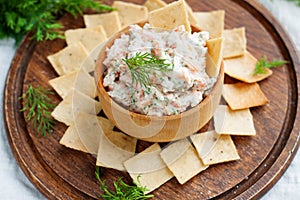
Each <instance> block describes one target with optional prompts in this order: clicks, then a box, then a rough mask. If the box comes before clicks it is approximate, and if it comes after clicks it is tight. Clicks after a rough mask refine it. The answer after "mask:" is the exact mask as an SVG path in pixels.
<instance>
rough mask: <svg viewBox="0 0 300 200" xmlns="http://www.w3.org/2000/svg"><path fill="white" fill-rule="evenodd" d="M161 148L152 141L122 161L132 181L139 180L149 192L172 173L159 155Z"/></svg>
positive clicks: (165, 180) (164, 181) (170, 176)
mask: <svg viewBox="0 0 300 200" xmlns="http://www.w3.org/2000/svg"><path fill="white" fill-rule="evenodd" d="M160 153H161V148H160V146H159V145H158V144H157V143H154V144H153V145H151V146H150V147H148V148H147V149H145V150H144V151H142V152H141V153H139V154H137V155H135V156H134V157H132V158H130V159H129V160H127V161H125V162H124V166H125V168H126V170H127V172H128V173H129V175H130V176H131V178H132V179H133V181H134V182H136V183H137V182H138V181H139V182H140V184H141V186H143V187H146V188H147V189H148V191H146V193H149V192H151V191H153V190H155V189H156V188H158V187H159V186H161V185H162V184H164V183H166V182H167V181H168V180H170V179H171V178H172V177H173V176H174V175H173V173H172V172H171V171H170V170H169V169H168V167H167V165H166V164H165V163H164V161H163V160H162V158H161V157H160Z"/></svg>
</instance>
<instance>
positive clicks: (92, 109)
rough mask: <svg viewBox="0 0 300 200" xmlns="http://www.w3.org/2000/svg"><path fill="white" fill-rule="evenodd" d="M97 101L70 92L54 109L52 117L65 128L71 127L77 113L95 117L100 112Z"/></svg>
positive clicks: (75, 92)
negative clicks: (65, 126)
mask: <svg viewBox="0 0 300 200" xmlns="http://www.w3.org/2000/svg"><path fill="white" fill-rule="evenodd" d="M101 108H102V107H101V104H100V102H99V101H96V100H95V99H93V98H91V97H89V96H87V95H85V94H83V93H81V92H79V91H77V90H74V89H73V90H71V92H69V94H68V95H67V96H66V97H65V98H64V99H63V100H62V101H61V102H60V103H59V104H58V105H57V106H56V107H55V109H54V110H53V112H52V113H51V115H52V117H54V119H56V120H57V121H60V122H62V123H64V124H66V125H67V126H69V125H71V124H72V123H73V122H74V120H75V117H76V115H77V113H78V112H80V111H82V112H85V113H89V114H93V115H97V114H98V113H99V112H100V110H101Z"/></svg>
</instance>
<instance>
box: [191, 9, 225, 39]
mask: <svg viewBox="0 0 300 200" xmlns="http://www.w3.org/2000/svg"><path fill="white" fill-rule="evenodd" d="M194 16H195V18H196V20H197V22H196V23H197V26H198V27H199V28H200V29H201V30H203V31H207V32H209V36H210V38H218V37H222V36H223V30H224V18H225V11H224V10H215V11H210V12H194Z"/></svg>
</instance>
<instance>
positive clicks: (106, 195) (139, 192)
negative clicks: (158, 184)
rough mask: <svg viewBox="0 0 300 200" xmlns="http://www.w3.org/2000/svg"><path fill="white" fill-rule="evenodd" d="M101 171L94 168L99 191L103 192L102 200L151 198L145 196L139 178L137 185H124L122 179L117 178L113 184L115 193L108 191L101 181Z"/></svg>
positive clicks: (140, 199)
mask: <svg viewBox="0 0 300 200" xmlns="http://www.w3.org/2000/svg"><path fill="white" fill-rule="evenodd" d="M101 173H102V172H101V170H100V167H98V166H97V167H96V172H95V175H96V178H97V180H98V181H99V183H100V190H101V191H102V192H103V193H102V194H101V195H100V197H101V198H102V199H104V200H146V199H150V198H153V197H154V195H153V194H145V192H146V191H147V188H146V187H142V186H141V185H140V181H139V179H140V177H138V183H134V185H132V186H131V185H128V184H126V183H125V182H124V181H123V180H122V178H120V177H119V178H118V180H117V181H115V182H114V183H113V185H114V189H115V191H110V190H108V187H107V185H106V183H105V180H103V181H102V180H101V178H100V176H101Z"/></svg>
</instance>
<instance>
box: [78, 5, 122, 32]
mask: <svg viewBox="0 0 300 200" xmlns="http://www.w3.org/2000/svg"><path fill="white" fill-rule="evenodd" d="M83 20H84V24H85V26H86V27H87V28H91V27H95V26H99V25H101V26H103V28H104V30H105V33H106V36H107V37H108V38H109V37H111V36H113V35H114V34H115V33H117V32H118V31H120V30H121V22H120V19H119V14H118V12H116V11H114V12H110V13H102V14H92V15H83Z"/></svg>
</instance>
